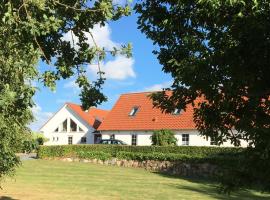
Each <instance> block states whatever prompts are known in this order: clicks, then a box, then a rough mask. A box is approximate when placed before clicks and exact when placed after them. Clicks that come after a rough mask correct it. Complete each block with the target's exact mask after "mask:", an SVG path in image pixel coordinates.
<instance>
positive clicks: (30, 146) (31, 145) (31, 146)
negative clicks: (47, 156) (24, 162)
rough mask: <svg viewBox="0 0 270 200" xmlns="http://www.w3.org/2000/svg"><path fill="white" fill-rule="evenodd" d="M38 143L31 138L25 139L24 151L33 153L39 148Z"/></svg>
mask: <svg viewBox="0 0 270 200" xmlns="http://www.w3.org/2000/svg"><path fill="white" fill-rule="evenodd" d="M37 146H38V144H37V142H36V140H33V139H29V140H25V141H23V146H22V152H24V153H31V152H32V151H33V150H35V149H36V148H37Z"/></svg>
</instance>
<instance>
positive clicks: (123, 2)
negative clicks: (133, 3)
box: [112, 0, 130, 6]
mask: <svg viewBox="0 0 270 200" xmlns="http://www.w3.org/2000/svg"><path fill="white" fill-rule="evenodd" d="M112 2H113V4H114V5H121V6H123V5H126V4H127V3H130V0H113V1H112Z"/></svg>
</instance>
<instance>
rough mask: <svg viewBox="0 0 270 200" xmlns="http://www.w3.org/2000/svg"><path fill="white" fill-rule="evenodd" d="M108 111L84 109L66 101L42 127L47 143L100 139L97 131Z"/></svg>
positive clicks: (91, 141) (71, 142) (92, 141)
mask: <svg viewBox="0 0 270 200" xmlns="http://www.w3.org/2000/svg"><path fill="white" fill-rule="evenodd" d="M107 114H108V111H106V110H101V109H96V108H90V109H89V110H87V111H84V110H83V109H82V108H81V106H80V105H76V104H73V103H66V104H65V105H64V106H63V107H62V108H61V109H60V110H59V111H58V112H57V113H55V115H54V116H53V117H52V118H50V119H49V120H48V121H47V122H46V123H45V124H44V125H43V126H42V127H41V128H40V132H41V133H43V135H44V136H45V137H46V138H47V139H48V141H47V142H46V143H45V145H65V144H93V143H95V141H97V140H99V139H100V138H97V137H96V135H95V133H96V129H97V128H98V126H99V125H100V124H101V123H102V121H103V120H104V118H105V117H106V115H107Z"/></svg>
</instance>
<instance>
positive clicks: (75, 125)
mask: <svg viewBox="0 0 270 200" xmlns="http://www.w3.org/2000/svg"><path fill="white" fill-rule="evenodd" d="M70 131H71V132H76V131H77V124H76V123H75V122H74V121H73V120H72V119H70Z"/></svg>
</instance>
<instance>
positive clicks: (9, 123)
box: [0, 0, 131, 179]
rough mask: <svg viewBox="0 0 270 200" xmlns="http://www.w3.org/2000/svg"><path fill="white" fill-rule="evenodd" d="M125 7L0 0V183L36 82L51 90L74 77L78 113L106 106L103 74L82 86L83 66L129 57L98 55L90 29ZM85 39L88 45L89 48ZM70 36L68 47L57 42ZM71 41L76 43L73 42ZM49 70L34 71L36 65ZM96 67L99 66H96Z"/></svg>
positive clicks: (104, 1)
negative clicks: (81, 109) (79, 102)
mask: <svg viewBox="0 0 270 200" xmlns="http://www.w3.org/2000/svg"><path fill="white" fill-rule="evenodd" d="M129 14H130V10H129V5H128V4H126V5H125V6H121V5H117V4H114V3H113V1H112V0H97V1H89V0H3V1H2V2H1V4H0V19H1V20H0V36H1V38H0V138H1V139H0V179H1V177H3V176H4V175H6V174H10V173H12V172H13V171H14V169H15V167H16V166H17V165H18V163H19V160H18V158H17V157H16V156H15V152H16V150H17V149H18V148H17V147H18V146H19V145H20V144H21V141H22V138H23V137H24V136H25V134H28V133H29V131H30V130H29V129H28V128H27V124H28V123H29V122H30V121H31V120H32V119H33V116H32V113H31V107H33V106H34V102H33V99H32V97H33V95H34V94H35V88H34V87H33V85H32V84H31V83H32V82H33V80H39V81H41V82H43V83H44V85H45V86H48V87H50V88H52V89H54V88H55V84H56V81H57V80H60V79H62V78H63V79H66V78H69V77H72V76H75V77H76V78H77V79H76V82H77V84H78V85H79V87H80V88H81V89H82V93H81V100H82V104H83V107H84V108H88V107H90V106H96V105H98V104H100V103H102V102H103V101H105V100H106V97H105V96H104V95H103V94H102V92H101V89H102V84H103V82H104V78H103V76H102V75H103V73H102V72H101V71H100V70H99V72H98V78H97V80H96V81H94V82H90V81H88V79H87V77H86V75H85V71H86V66H87V65H88V64H93V63H97V64H98V66H99V63H100V61H101V60H103V59H105V57H106V55H107V54H111V55H113V56H114V55H116V54H124V55H126V56H128V57H129V56H131V53H130V52H131V46H130V45H127V46H122V47H120V48H113V49H104V48H101V47H99V46H98V44H96V42H95V38H94V37H93V34H92V33H91V29H92V28H93V27H94V25H100V26H104V25H105V24H106V22H108V21H110V20H112V21H115V20H118V19H119V18H120V17H121V16H124V15H129ZM86 33H88V34H89V35H90V36H91V37H90V40H91V39H92V42H91V43H90V44H89V42H88V41H89V38H87V37H86ZM65 34H70V35H71V41H66V40H64V39H63V36H64V35H65ZM74 38H76V40H75V39H74ZM39 60H42V61H43V62H46V63H47V64H48V65H50V67H49V68H47V69H41V70H40V71H42V73H40V72H39V71H38V70H37V64H38V61H39ZM99 67H100V66H99Z"/></svg>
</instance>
